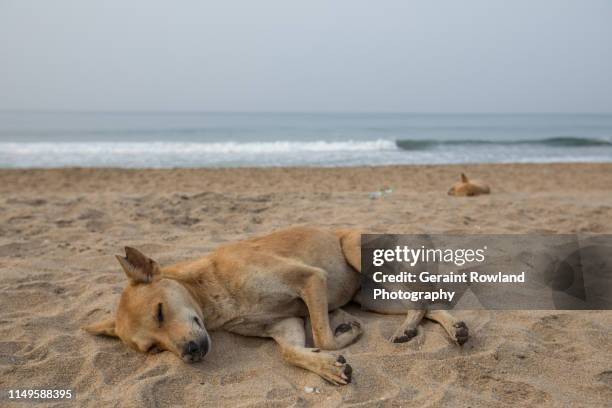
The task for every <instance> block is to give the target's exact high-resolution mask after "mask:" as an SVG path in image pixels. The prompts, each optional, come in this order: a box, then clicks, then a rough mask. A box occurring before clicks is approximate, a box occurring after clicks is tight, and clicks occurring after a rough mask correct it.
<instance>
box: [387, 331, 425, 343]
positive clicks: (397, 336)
mask: <svg viewBox="0 0 612 408" xmlns="http://www.w3.org/2000/svg"><path fill="white" fill-rule="evenodd" d="M417 334H418V331H417V329H416V328H414V329H406V330H398V331H397V332H395V333H393V336H391V338H390V339H389V341H390V342H391V343H406V342H407V341H410V340H412V339H413V338H414V337H416V335H417Z"/></svg>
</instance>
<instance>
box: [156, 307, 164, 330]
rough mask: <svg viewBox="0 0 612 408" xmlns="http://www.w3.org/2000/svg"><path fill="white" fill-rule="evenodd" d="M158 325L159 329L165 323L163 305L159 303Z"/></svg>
mask: <svg viewBox="0 0 612 408" xmlns="http://www.w3.org/2000/svg"><path fill="white" fill-rule="evenodd" d="M156 317H157V323H158V324H159V327H161V325H162V323H163V322H164V311H163V304H162V303H158V304H157V316H156Z"/></svg>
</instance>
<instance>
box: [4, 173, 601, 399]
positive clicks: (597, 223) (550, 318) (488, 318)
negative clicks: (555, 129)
mask: <svg viewBox="0 0 612 408" xmlns="http://www.w3.org/2000/svg"><path fill="white" fill-rule="evenodd" d="M462 171H463V172H466V173H467V174H468V176H472V177H474V178H479V179H482V180H486V181H487V182H488V183H489V184H490V185H491V189H492V194H490V195H485V196H479V197H473V198H457V197H450V196H448V195H447V194H446V192H447V190H448V188H449V187H450V186H451V185H452V184H453V183H454V182H455V181H457V180H458V177H459V174H460V173H461V172H462ZM387 188H388V189H392V192H391V193H390V194H387V195H384V196H382V197H380V198H378V199H372V198H371V197H370V194H369V193H371V192H374V191H378V190H380V189H387ZM295 224H308V225H317V226H323V227H358V228H361V229H363V230H366V231H370V232H395V233H449V232H454V233H462V234H463V233H465V234H477V233H531V232H539V233H571V232H591V233H608V234H610V233H612V164H528V165H527V164H525V165H520V164H508V165H505V164H495V165H493V164H489V165H470V166H398V167H356V168H260V169H246V168H244V169H239V168H233V169H177V170H118V169H50V170H0V389H1V390H7V389H15V388H19V389H31V388H49V387H50V388H55V389H72V390H74V392H75V393H76V401H72V402H62V403H58V404H59V406H116V407H131V406H160V407H165V406H189V407H191V406H193V407H195V406H198V407H207V406H210V407H212V406H219V405H227V406H261V407H264V406H265V407H269V406H279V407H285V406H300V407H301V406H329V407H331V406H338V405H340V404H346V405H347V406H419V407H423V406H427V407H437V406H472V407H489V406H497V407H506V406H507V407H511V406H512V407H516V406H550V407H558V406H585V407H586V406H589V407H593V406H606V405H608V404H610V401H612V312H610V311H606V312H568V311H515V312H491V311H458V312H456V315H457V316H459V317H460V318H461V319H463V320H465V321H466V322H467V323H468V325H469V326H470V330H471V335H472V338H471V339H470V340H469V342H468V343H467V344H465V345H464V346H463V348H459V347H458V346H456V345H453V344H451V343H450V342H449V341H448V339H447V337H446V335H445V334H444V332H443V330H442V328H441V327H440V326H438V325H435V324H432V323H424V325H423V326H422V328H423V330H422V333H421V334H420V335H419V336H418V337H417V338H416V339H415V340H413V341H411V342H410V343H406V344H391V343H389V342H387V340H386V339H387V338H388V337H389V336H390V335H391V333H392V332H393V330H394V329H395V327H396V326H397V325H398V324H399V323H400V322H401V320H402V317H401V316H380V315H375V314H371V313H367V312H363V311H361V310H359V308H358V307H357V306H350V307H349V309H350V310H351V311H352V313H354V314H356V315H358V316H359V317H360V318H361V319H362V321H364V322H365V334H364V336H363V337H362V338H361V339H360V340H359V341H358V342H357V343H356V344H354V345H352V346H350V347H349V348H347V349H346V350H344V351H343V354H344V355H345V356H346V357H347V359H348V360H349V361H350V362H351V365H352V366H353V369H354V376H353V383H352V384H350V385H348V386H344V387H334V386H331V385H328V384H327V383H325V382H324V381H323V380H322V379H321V378H319V377H318V376H317V375H315V374H313V373H311V372H307V371H305V370H302V369H300V368H296V367H292V366H289V365H287V364H285V363H284V362H283V361H282V359H281V356H280V354H279V353H278V350H277V346H276V345H275V344H274V342H273V341H271V340H267V339H258V338H246V337H241V336H238V335H233V334H228V333H212V341H213V349H212V351H211V353H210V354H209V355H208V356H206V358H205V359H204V361H202V362H201V363H197V364H193V365H187V364H184V363H183V362H181V361H180V360H179V359H177V358H176V357H175V356H174V355H172V354H170V353H167V352H166V353H161V354H157V355H145V354H139V353H137V352H134V351H132V350H130V349H128V348H127V347H126V346H124V345H123V344H121V343H120V342H119V341H117V340H115V339H110V338H101V337H93V336H90V335H88V334H86V333H85V332H83V331H82V330H80V329H79V328H80V327H81V326H84V325H86V324H90V323H93V322H95V321H98V320H101V319H103V318H104V317H107V316H110V315H111V313H113V312H114V310H115V307H116V303H117V301H118V299H119V295H120V293H121V290H122V288H123V286H124V285H125V283H126V279H125V275H124V274H123V272H122V271H121V270H120V267H119V265H118V264H117V262H116V260H115V259H114V254H117V253H121V251H122V248H123V247H124V246H125V245H130V246H134V247H137V248H139V249H141V250H142V251H143V252H145V253H146V254H148V255H150V256H152V257H154V258H155V259H156V260H157V261H158V262H160V263H161V264H170V263H172V262H176V261H181V260H186V259H190V258H195V257H198V256H201V255H205V254H206V253H207V252H209V251H211V250H213V249H214V248H215V247H216V246H217V245H219V244H221V243H225V242H229V241H234V240H240V239H244V238H247V237H250V236H254V235H257V234H264V233H267V232H271V231H273V230H275V229H279V228H283V227H286V226H290V225H295ZM305 387H311V388H316V390H315V391H314V392H306V390H305ZM309 390H310V389H309ZM2 392H3V393H5V391H2ZM3 396H4V395H3ZM7 403H8V401H6V400H0V405H3V406H7ZM14 405H15V406H25V404H24V403H22V402H21V403H15V404H14ZM8 406H10V404H9V405H8ZM37 406H42V405H41V404H38V405H37ZM608 406H609V405H608Z"/></svg>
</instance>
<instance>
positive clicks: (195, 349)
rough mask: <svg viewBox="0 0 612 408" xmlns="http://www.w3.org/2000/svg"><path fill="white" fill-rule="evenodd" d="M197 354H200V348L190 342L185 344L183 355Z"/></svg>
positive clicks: (193, 342)
mask: <svg viewBox="0 0 612 408" xmlns="http://www.w3.org/2000/svg"><path fill="white" fill-rule="evenodd" d="M199 353H200V347H198V344H197V343H196V342H195V341H190V342H189V343H187V347H186V349H185V354H199Z"/></svg>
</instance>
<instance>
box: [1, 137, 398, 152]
mask: <svg viewBox="0 0 612 408" xmlns="http://www.w3.org/2000/svg"><path fill="white" fill-rule="evenodd" d="M384 150H397V146H396V145H395V142H394V141H392V140H382V139H381V140H372V141H352V140H349V141H336V142H334V141H322V140H321V141H312V142H291V141H277V142H246V143H238V142H213V143H198V142H58V143H47V142H33V143H0V152H3V153H6V154H15V155H44V154H69V155H73V154H80V155H133V154H151V155H157V154H163V155H172V154H176V155H185V154H188V155H194V154H210V153H219V154H233V153H237V154H262V153H269V154H275V153H292V152H355V151H384Z"/></svg>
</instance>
